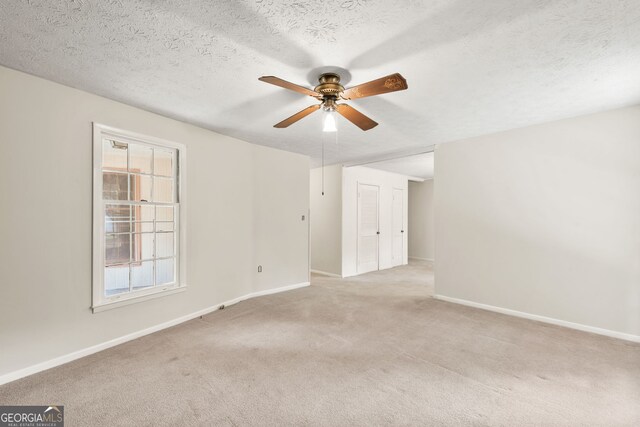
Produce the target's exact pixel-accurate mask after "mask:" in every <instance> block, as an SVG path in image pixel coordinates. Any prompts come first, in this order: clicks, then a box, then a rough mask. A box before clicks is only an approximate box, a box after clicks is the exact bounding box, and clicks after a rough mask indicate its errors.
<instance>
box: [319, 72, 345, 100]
mask: <svg viewBox="0 0 640 427" xmlns="http://www.w3.org/2000/svg"><path fill="white" fill-rule="evenodd" d="M318 80H319V81H320V84H319V85H318V86H316V87H315V89H314V90H315V91H316V92H318V93H320V94H322V96H323V97H324V98H325V99H327V98H333V99H334V100H335V99H336V98H338V96H340V94H341V93H342V92H344V87H343V86H342V85H341V84H340V76H339V75H337V74H335V73H324V74H321V75H320V78H319V79H318Z"/></svg>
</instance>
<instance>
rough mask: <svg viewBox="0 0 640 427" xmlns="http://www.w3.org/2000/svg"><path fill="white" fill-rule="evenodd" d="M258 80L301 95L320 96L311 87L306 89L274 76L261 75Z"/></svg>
mask: <svg viewBox="0 0 640 427" xmlns="http://www.w3.org/2000/svg"><path fill="white" fill-rule="evenodd" d="M258 80H260V81H261V82H265V83H271V84H272V85H276V86H280V87H283V88H285V89H289V90H293V91H295V92H298V93H301V94H303V95H309V96H313V97H315V98H317V97H320V96H322V95H320V94H319V93H318V92H314V91H312V90H311V89H307V88H306V87H302V86H298V85H296V84H293V83H291V82H288V81H286V80H282V79H281V78H278V77H275V76H262V77H260V78H259V79H258Z"/></svg>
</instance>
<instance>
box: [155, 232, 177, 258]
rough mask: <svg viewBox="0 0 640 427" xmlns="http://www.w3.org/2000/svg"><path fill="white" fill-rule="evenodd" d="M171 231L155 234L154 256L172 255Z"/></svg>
mask: <svg viewBox="0 0 640 427" xmlns="http://www.w3.org/2000/svg"><path fill="white" fill-rule="evenodd" d="M173 255H174V253H173V233H157V234H156V257H157V258H163V257H167V256H173Z"/></svg>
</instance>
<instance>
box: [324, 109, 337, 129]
mask: <svg viewBox="0 0 640 427" xmlns="http://www.w3.org/2000/svg"><path fill="white" fill-rule="evenodd" d="M322 131H323V132H337V131H338V128H336V118H335V115H334V113H333V112H332V111H327V112H325V113H324V122H323V124H322Z"/></svg>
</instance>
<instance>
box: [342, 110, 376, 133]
mask: <svg viewBox="0 0 640 427" xmlns="http://www.w3.org/2000/svg"><path fill="white" fill-rule="evenodd" d="M336 111H337V112H338V113H340V114H341V115H342V117H344V118H345V119H347V120H349V121H350V122H351V123H353V124H354V125H356V126H358V127H359V128H360V129H362V130H369V129H371V128H374V127H376V126H378V123H376V122H374V121H373V120H371V119H370V118H369V117H367V116H365V115H364V114H362V113H361V112H360V111H358V110H356V109H355V108H353V107H352V106H350V105H347V104H339V105H337V106H336Z"/></svg>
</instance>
